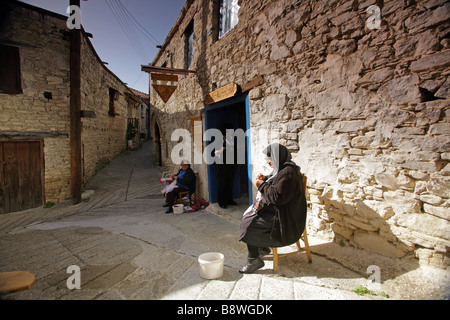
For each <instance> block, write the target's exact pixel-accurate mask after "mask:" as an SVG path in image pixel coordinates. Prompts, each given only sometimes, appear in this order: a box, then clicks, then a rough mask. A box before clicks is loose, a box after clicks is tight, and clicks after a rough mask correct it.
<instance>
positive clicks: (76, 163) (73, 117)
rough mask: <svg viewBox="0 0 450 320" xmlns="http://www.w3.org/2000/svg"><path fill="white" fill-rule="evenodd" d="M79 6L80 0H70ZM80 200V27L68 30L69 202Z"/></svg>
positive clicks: (71, 3)
mask: <svg viewBox="0 0 450 320" xmlns="http://www.w3.org/2000/svg"><path fill="white" fill-rule="evenodd" d="M70 5H71V6H73V5H74V6H78V7H80V0H70ZM80 202H81V29H77V28H73V29H71V30H70V203H71V204H72V205H75V204H78V203H80Z"/></svg>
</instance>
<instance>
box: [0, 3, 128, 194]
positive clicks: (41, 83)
mask: <svg viewBox="0 0 450 320" xmlns="http://www.w3.org/2000/svg"><path fill="white" fill-rule="evenodd" d="M66 19H67V17H64V16H62V15H58V14H55V13H52V12H49V11H46V10H42V9H39V8H36V7H33V6H30V5H26V4H21V3H15V4H14V5H13V6H12V7H11V8H10V10H9V11H6V10H3V11H2V21H1V22H2V24H1V33H0V42H1V43H3V44H7V45H11V46H16V47H19V51H20V73H21V82H22V83H21V85H22V91H23V93H22V94H15V95H11V94H0V138H4V139H30V138H32V139H42V140H43V141H44V163H45V174H44V183H45V186H44V187H45V201H52V202H60V201H64V200H66V199H68V198H69V196H70V145H69V132H70V121H69V109H70V80H69V79H70V61H69V53H70V34H69V29H68V28H67V26H66ZM81 51H82V54H81V63H82V81H81V91H82V102H81V103H82V106H81V109H82V110H91V111H94V112H95V114H96V118H94V119H88V118H83V119H82V126H83V131H82V157H83V175H84V176H83V181H84V182H86V181H87V180H88V179H89V178H90V177H91V176H92V175H93V174H94V173H95V170H96V169H98V168H100V167H101V166H102V165H104V164H105V163H106V162H107V161H108V160H111V159H112V158H114V157H115V156H117V155H118V154H119V153H120V152H122V151H123V150H125V148H126V139H125V135H126V122H127V106H128V103H127V101H126V97H125V93H129V94H131V91H130V89H129V88H127V87H126V86H125V85H124V84H123V83H122V82H121V81H120V80H119V79H118V78H117V77H116V76H115V75H114V74H113V73H111V71H109V70H108V69H107V68H106V67H105V66H104V65H103V64H102V62H101V60H100V58H99V57H98V56H97V54H96V53H95V50H94V48H93V47H92V45H91V44H90V42H89V40H88V39H87V37H86V36H85V35H84V36H83V37H82V50H81ZM110 87H111V88H113V89H115V90H117V91H118V92H119V93H120V95H119V98H118V100H117V101H115V107H116V113H117V115H116V116H115V117H112V116H110V115H108V109H109V88H110ZM44 92H50V93H51V94H52V98H51V99H47V98H45V97H44Z"/></svg>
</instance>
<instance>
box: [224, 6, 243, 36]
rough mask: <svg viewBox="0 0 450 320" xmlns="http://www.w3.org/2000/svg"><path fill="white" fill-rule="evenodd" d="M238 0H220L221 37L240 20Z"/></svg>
mask: <svg viewBox="0 0 450 320" xmlns="http://www.w3.org/2000/svg"><path fill="white" fill-rule="evenodd" d="M239 8H240V7H239V5H238V0H219V39H220V38H222V37H223V36H224V35H225V34H227V32H228V31H230V30H231V29H233V28H234V27H235V26H236V25H237V24H238V22H239V19H238V12H239Z"/></svg>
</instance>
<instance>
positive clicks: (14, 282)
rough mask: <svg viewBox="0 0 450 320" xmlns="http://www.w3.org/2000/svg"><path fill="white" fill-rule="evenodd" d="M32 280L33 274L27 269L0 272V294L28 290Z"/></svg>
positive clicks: (32, 283)
mask: <svg viewBox="0 0 450 320" xmlns="http://www.w3.org/2000/svg"><path fill="white" fill-rule="evenodd" d="M34 280H35V277H34V274H32V273H30V272H27V271H10V272H0V295H4V294H9V293H13V292H18V291H23V290H28V289H30V288H31V287H32V286H33V285H34Z"/></svg>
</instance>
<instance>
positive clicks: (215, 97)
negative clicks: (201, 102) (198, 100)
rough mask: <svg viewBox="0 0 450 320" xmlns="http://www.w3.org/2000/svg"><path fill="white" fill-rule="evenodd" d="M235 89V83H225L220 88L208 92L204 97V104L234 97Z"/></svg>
mask: <svg viewBox="0 0 450 320" xmlns="http://www.w3.org/2000/svg"><path fill="white" fill-rule="evenodd" d="M237 91H238V86H237V84H236V83H231V84H229V85H226V86H225V87H222V88H220V89H217V90H215V91H213V92H210V93H208V94H207V95H206V97H205V105H209V104H213V103H215V102H219V101H222V100H225V99H228V98H231V97H234V95H235V94H236V93H237Z"/></svg>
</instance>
